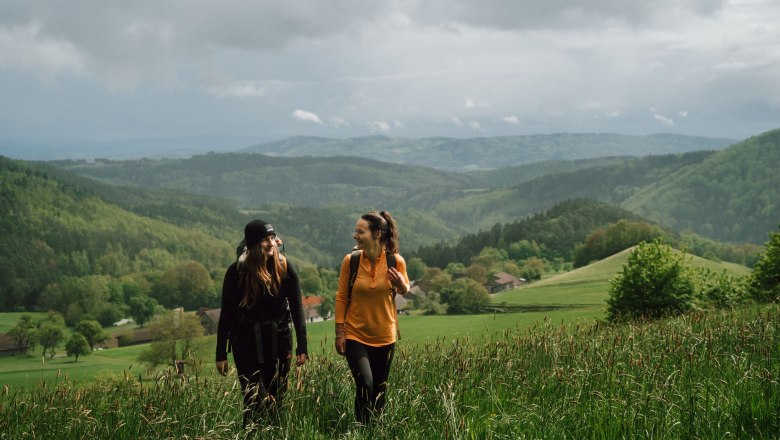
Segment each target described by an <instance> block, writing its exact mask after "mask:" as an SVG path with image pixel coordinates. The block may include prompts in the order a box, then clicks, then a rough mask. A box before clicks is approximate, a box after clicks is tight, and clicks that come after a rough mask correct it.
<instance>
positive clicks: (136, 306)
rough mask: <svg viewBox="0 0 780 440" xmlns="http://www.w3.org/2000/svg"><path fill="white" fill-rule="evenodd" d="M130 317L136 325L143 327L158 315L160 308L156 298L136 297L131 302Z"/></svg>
mask: <svg viewBox="0 0 780 440" xmlns="http://www.w3.org/2000/svg"><path fill="white" fill-rule="evenodd" d="M128 305H129V307H130V316H131V317H132V318H133V321H135V323H136V324H138V325H139V326H141V327H143V326H144V324H146V323H147V322H149V320H150V319H152V317H153V316H154V315H155V314H156V313H157V310H158V308H159V307H160V305H159V304H157V301H155V299H154V298H152V297H150V296H146V295H136V296H134V297H132V298H130V301H129V304H128Z"/></svg>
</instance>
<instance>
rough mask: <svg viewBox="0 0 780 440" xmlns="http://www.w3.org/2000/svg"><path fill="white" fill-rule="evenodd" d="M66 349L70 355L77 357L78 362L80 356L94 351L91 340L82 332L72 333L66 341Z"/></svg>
mask: <svg viewBox="0 0 780 440" xmlns="http://www.w3.org/2000/svg"><path fill="white" fill-rule="evenodd" d="M65 350H66V351H67V352H68V356H75V357H76V362H78V361H79V356H86V355H88V354H91V353H92V349H91V348H90V346H89V342H88V341H87V339H86V338H85V337H84V335H82V334H81V333H73V334H72V335H70V339H68V342H66V343H65Z"/></svg>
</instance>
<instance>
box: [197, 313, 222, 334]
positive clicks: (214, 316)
mask: <svg viewBox="0 0 780 440" xmlns="http://www.w3.org/2000/svg"><path fill="white" fill-rule="evenodd" d="M220 312H222V309H221V308H214V307H201V308H199V309H198V311H197V312H195V316H197V317H198V318H200V324H201V325H202V326H203V333H204V334H207V335H213V334H214V333H216V332H217V324H219V314H220Z"/></svg>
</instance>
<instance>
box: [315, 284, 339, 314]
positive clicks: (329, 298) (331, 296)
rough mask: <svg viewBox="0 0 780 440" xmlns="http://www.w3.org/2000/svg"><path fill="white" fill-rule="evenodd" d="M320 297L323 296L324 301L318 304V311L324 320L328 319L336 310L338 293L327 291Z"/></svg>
mask: <svg viewBox="0 0 780 440" xmlns="http://www.w3.org/2000/svg"><path fill="white" fill-rule="evenodd" d="M320 297H321V298H322V302H320V304H319V305H318V306H317V313H319V315H320V317H321V318H322V319H323V320H325V321H327V320H328V319H330V318H331V316H333V313H334V312H335V311H336V293H335V292H331V291H325V292H323V293H322V294H321V295H320Z"/></svg>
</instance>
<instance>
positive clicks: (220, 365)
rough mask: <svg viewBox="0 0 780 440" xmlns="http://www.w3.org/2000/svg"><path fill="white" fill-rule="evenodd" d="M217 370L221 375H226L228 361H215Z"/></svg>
mask: <svg viewBox="0 0 780 440" xmlns="http://www.w3.org/2000/svg"><path fill="white" fill-rule="evenodd" d="M217 371H218V372H219V374H221V375H223V376H227V373H228V361H226V360H225V361H217Z"/></svg>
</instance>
